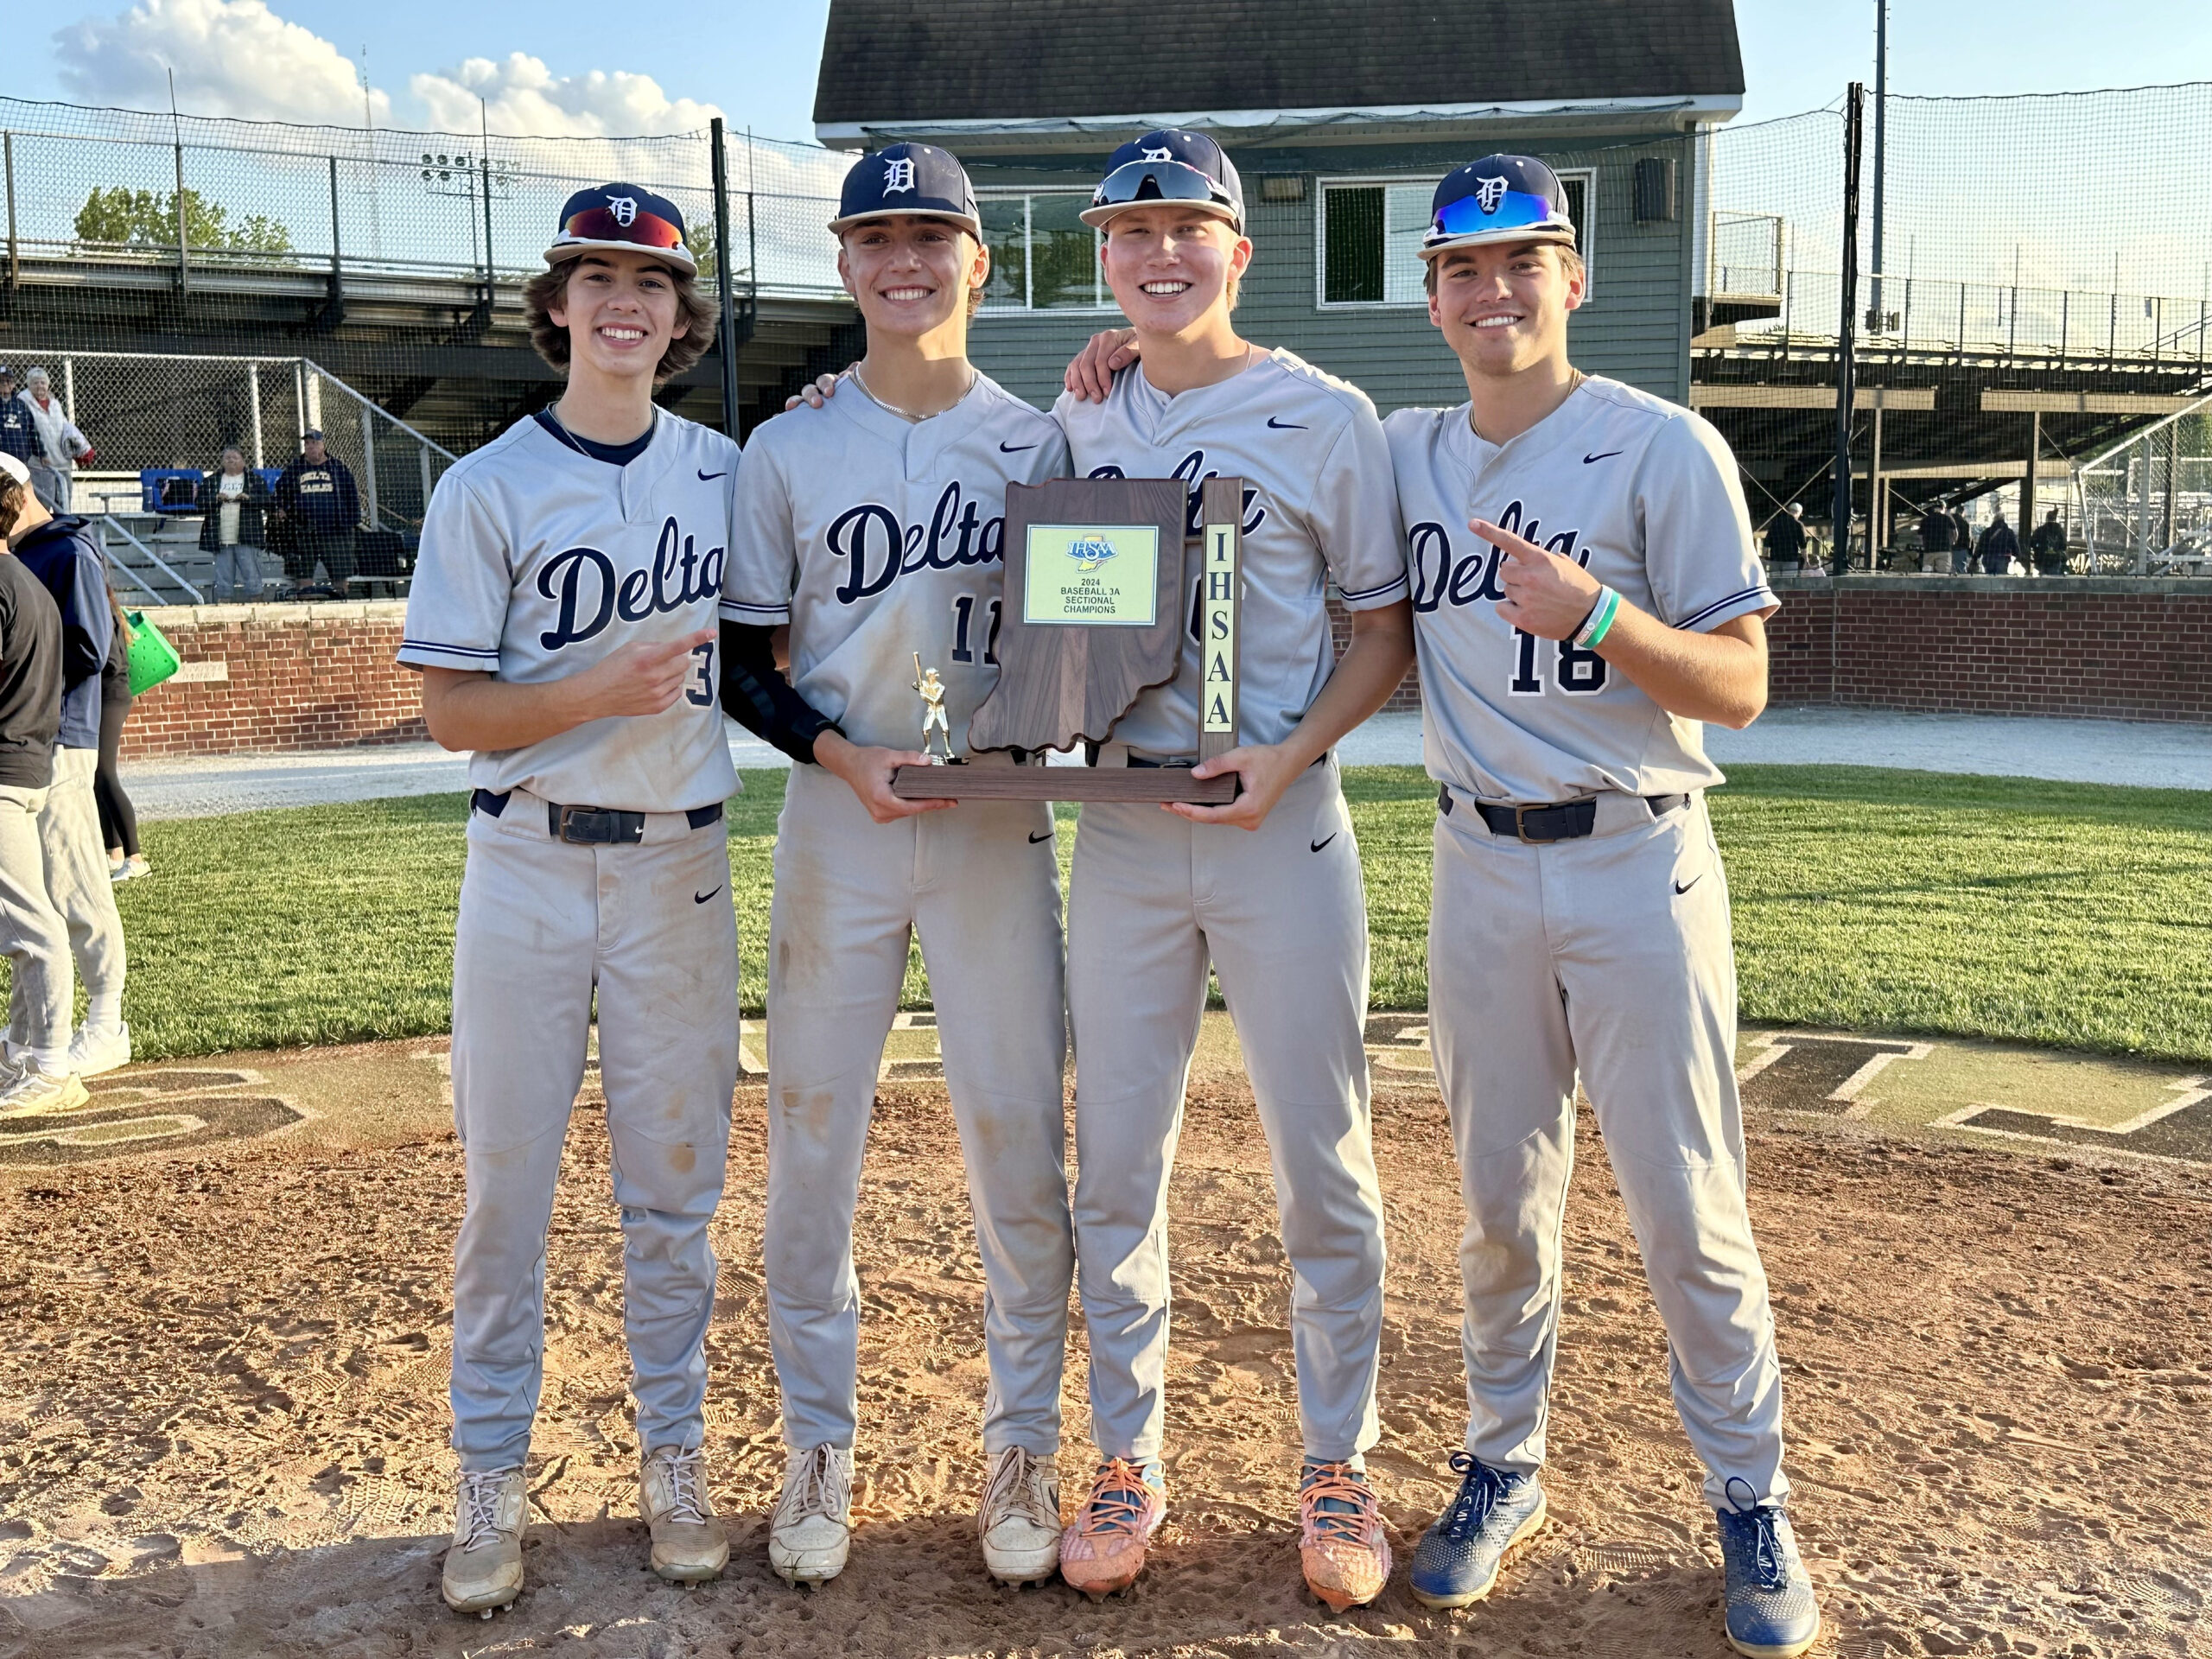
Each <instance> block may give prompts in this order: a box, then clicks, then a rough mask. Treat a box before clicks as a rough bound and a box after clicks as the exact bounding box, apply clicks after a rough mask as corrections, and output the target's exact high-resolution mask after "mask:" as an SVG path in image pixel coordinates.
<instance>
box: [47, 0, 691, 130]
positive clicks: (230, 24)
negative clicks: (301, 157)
mask: <svg viewBox="0 0 2212 1659" xmlns="http://www.w3.org/2000/svg"><path fill="white" fill-rule="evenodd" d="M54 52H55V55H56V56H57V57H58V58H59V59H60V66H61V67H60V74H61V82H62V87H63V90H64V92H65V93H66V94H67V96H68V97H70V98H71V99H75V100H76V101H78V102H80V103H86V104H113V105H124V106H126V107H129V108H132V109H143V110H163V109H166V108H168V99H169V83H168V71H169V70H171V69H175V72H176V97H177V103H178V105H179V106H180V107H181V108H182V109H183V111H185V113H187V114H188V115H222V116H238V117H242V118H248V119H260V120H271V121H300V122H305V123H308V124H317V125H320V124H329V123H336V124H343V125H353V124H358V123H359V121H360V119H361V111H362V98H361V88H360V83H359V79H358V78H357V73H356V67H355V65H354V63H353V60H351V59H349V58H347V57H346V54H344V53H342V52H340V50H339V48H337V47H336V46H335V45H334V44H333V43H332V42H331V41H327V40H324V39H323V38H322V37H321V35H317V34H315V32H314V31H313V30H312V29H308V28H305V27H304V26H302V25H301V24H299V23H296V22H289V20H287V19H285V18H283V17H281V16H277V13H275V12H274V11H271V10H270V9H269V6H268V4H267V3H266V0H136V3H135V4H133V5H131V6H130V9H129V10H125V11H122V12H118V13H116V14H114V15H112V16H106V17H93V18H87V19H86V20H85V21H84V22H78V23H73V24H71V25H70V26H68V27H67V28H65V29H61V30H60V31H59V32H58V33H57V34H56V35H55V36H54ZM408 91H409V92H410V93H411V94H412V99H411V101H412V103H413V104H414V105H416V107H415V108H409V107H406V105H401V106H400V107H399V108H398V109H397V110H395V108H394V105H393V100H392V98H391V94H390V93H389V92H385V91H382V90H375V91H372V92H371V93H370V94H369V105H370V109H371V111H372V118H373V119H374V120H375V122H376V124H378V125H379V126H388V125H392V124H403V125H410V126H412V125H423V126H428V127H430V128H433V129H435V130H439V131H445V132H456V133H468V132H474V131H475V130H477V124H478V122H479V120H480V118H481V117H482V116H483V115H486V114H488V117H489V119H490V124H491V128H492V130H493V132H496V133H502V134H505V135H508V136H511V137H579V138H586V137H589V138H604V137H642V136H647V135H656V134H662V133H671V132H686V131H692V130H696V129H698V128H701V127H703V126H705V125H706V124H707V123H708V122H709V120H710V119H712V118H714V117H715V116H716V115H718V114H720V113H721V111H719V110H718V109H716V108H715V106H714V105H711V104H704V103H701V102H699V101H698V100H696V99H689V98H671V97H670V96H669V95H668V93H667V92H664V91H663V90H662V88H661V86H660V83H659V82H658V81H657V80H655V79H653V78H652V76H651V75H642V74H633V73H627V72H626V71H622V70H612V71H610V70H603V69H593V70H589V71H587V72H586V73H582V74H575V75H560V74H556V73H554V72H553V71H552V69H551V68H550V67H548V66H547V64H546V63H545V61H544V60H543V59H541V58H535V57H532V56H531V55H530V54H528V53H526V52H513V53H510V54H508V55H507V56H506V57H505V58H504V59H501V60H493V59H490V58H468V59H466V60H463V61H462V62H461V63H460V64H459V65H457V66H454V67H448V68H442V69H437V70H435V71H431V72H429V73H420V74H416V75H412V76H410V78H409V80H408ZM478 99H483V100H484V106H483V109H482V111H480V108H479V105H478V103H477V100H478Z"/></svg>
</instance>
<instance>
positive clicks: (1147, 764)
mask: <svg viewBox="0 0 2212 1659" xmlns="http://www.w3.org/2000/svg"><path fill="white" fill-rule="evenodd" d="M1104 747H1105V745H1104V744H1103V743H1086V744H1085V745H1084V765H1085V766H1096V765H1097V764H1098V754H1099V751H1100V750H1102V749H1103V748H1104ZM1328 758H1329V754H1328V752H1327V751H1326V750H1324V751H1323V752H1322V753H1321V755H1320V757H1319V759H1318V760H1315V761H1314V762H1313V766H1319V765H1320V764H1321V762H1322V761H1323V760H1327V759H1328ZM1125 764H1126V765H1128V766H1135V767H1137V768H1139V769H1140V770H1142V771H1146V772H1188V771H1190V769H1191V768H1192V767H1193V766H1197V765H1198V762H1197V761H1196V760H1146V759H1145V758H1144V756H1142V755H1141V754H1136V753H1131V754H1130V755H1129V756H1128V760H1127V761H1126V762H1125ZM1313 766H1308V767H1307V768H1306V770H1307V771H1308V772H1311V771H1312V770H1313Z"/></svg>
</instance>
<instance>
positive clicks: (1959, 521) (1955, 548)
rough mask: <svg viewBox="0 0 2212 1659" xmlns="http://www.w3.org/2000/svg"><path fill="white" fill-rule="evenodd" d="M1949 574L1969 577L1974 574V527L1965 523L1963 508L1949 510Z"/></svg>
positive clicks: (1965, 517)
mask: <svg viewBox="0 0 2212 1659" xmlns="http://www.w3.org/2000/svg"><path fill="white" fill-rule="evenodd" d="M1951 531H1952V537H1951V574H1952V575H1955V576H1970V575H1973V574H1974V526H1973V525H1972V524H1968V523H1967V515H1966V512H1965V510H1964V509H1963V508H1961V507H1953V508H1952V509H1951Z"/></svg>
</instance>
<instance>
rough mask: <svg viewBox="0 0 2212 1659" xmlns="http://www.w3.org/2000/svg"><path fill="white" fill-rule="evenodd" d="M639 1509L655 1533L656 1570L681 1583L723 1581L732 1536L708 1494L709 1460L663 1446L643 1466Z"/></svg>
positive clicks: (648, 1526) (639, 1475) (663, 1575)
mask: <svg viewBox="0 0 2212 1659" xmlns="http://www.w3.org/2000/svg"><path fill="white" fill-rule="evenodd" d="M638 1508H639V1512H640V1513H641V1514H643V1515H644V1516H645V1526H646V1528H647V1529H648V1530H650V1531H651V1532H652V1539H653V1554H652V1563H653V1571H654V1572H656V1573H659V1574H660V1575H661V1577H663V1578H664V1579H668V1580H672V1581H674V1582H675V1583H677V1584H703V1583H705V1582H706V1581H707V1580H709V1579H719V1578H720V1577H721V1575H722V1568H724V1567H728V1565H729V1538H728V1535H727V1534H725V1533H724V1531H723V1530H722V1522H721V1516H718V1515H716V1514H715V1506H714V1503H713V1500H712V1499H710V1498H709V1497H708V1496H707V1460H706V1457H705V1455H704V1454H703V1453H702V1452H699V1451H697V1450H696V1449H694V1450H692V1451H690V1452H686V1451H684V1450H683V1449H682V1448H680V1447H678V1446H661V1447H659V1448H658V1449H657V1450H656V1451H654V1452H653V1453H652V1456H650V1457H648V1458H646V1459H645V1461H644V1462H643V1463H641V1464H639V1465H638Z"/></svg>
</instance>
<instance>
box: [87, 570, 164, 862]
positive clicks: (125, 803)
mask: <svg viewBox="0 0 2212 1659" xmlns="http://www.w3.org/2000/svg"><path fill="white" fill-rule="evenodd" d="M107 607H108V609H109V611H110V612H111V613H113V615H114V618H115V644H114V645H113V646H111V648H110V649H109V651H108V653H107V666H106V667H105V668H104V669H102V670H101V671H100V758H99V766H97V767H96V768H94V770H93V772H92V804H94V805H95V806H97V807H99V814H100V839H101V841H103V842H105V843H106V846H107V873H108V879H109V880H114V881H129V880H134V879H136V878H137V877H138V876H142V875H151V874H153V873H154V867H153V866H152V865H150V864H149V863H148V862H147V861H146V859H145V855H143V854H142V853H141V852H140V851H139V850H138V809H137V807H136V806H134V805H132V804H131V801H130V796H128V795H126V794H124V791H123V772H122V771H121V769H120V765H119V763H120V761H121V760H122V757H123V722H124V721H125V720H127V719H129V718H130V640H131V637H132V636H131V632H130V618H129V617H128V616H126V615H124V611H123V601H121V600H119V599H118V598H117V597H116V596H115V588H114V587H113V586H112V585H111V586H110V587H109V588H108V590H107Z"/></svg>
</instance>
